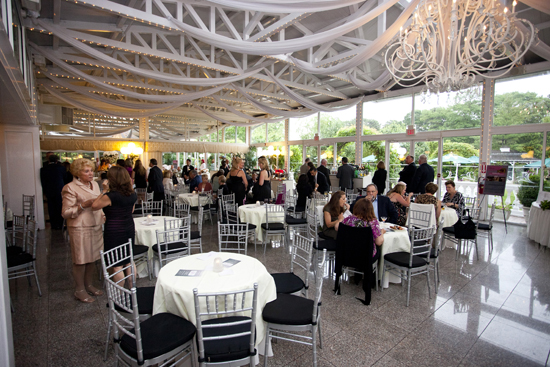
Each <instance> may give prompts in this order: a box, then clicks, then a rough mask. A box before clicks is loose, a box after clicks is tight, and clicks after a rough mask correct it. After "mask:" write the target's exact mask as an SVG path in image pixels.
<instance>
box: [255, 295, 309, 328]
mask: <svg viewBox="0 0 550 367" xmlns="http://www.w3.org/2000/svg"><path fill="white" fill-rule="evenodd" d="M312 314H313V300H312V299H307V298H304V297H299V296H294V295H292V294H284V293H279V294H277V299H276V300H275V301H272V302H269V303H268V304H267V305H265V307H264V310H263V312H262V317H263V319H264V321H265V322H269V323H272V324H282V325H308V324H311V322H312V319H311V315H312Z"/></svg>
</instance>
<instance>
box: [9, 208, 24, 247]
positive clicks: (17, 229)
mask: <svg viewBox="0 0 550 367" xmlns="http://www.w3.org/2000/svg"><path fill="white" fill-rule="evenodd" d="M26 238H27V220H26V217H25V216H24V215H14V216H13V224H12V240H11V245H12V246H17V244H18V243H19V244H20V246H21V247H23V246H25V243H26V242H27V241H26Z"/></svg>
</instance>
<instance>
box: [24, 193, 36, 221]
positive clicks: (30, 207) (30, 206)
mask: <svg viewBox="0 0 550 367" xmlns="http://www.w3.org/2000/svg"><path fill="white" fill-rule="evenodd" d="M34 204H35V199H34V195H23V216H24V217H25V218H28V219H30V220H34Z"/></svg>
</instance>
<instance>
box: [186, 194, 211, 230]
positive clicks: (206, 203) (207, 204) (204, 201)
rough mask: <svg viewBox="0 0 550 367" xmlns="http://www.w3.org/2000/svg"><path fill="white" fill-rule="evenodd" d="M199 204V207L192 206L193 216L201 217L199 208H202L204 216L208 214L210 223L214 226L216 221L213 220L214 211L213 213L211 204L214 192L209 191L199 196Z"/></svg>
mask: <svg viewBox="0 0 550 367" xmlns="http://www.w3.org/2000/svg"><path fill="white" fill-rule="evenodd" d="M197 195H198V197H197V201H198V202H197V204H198V206H192V207H191V208H190V211H191V214H195V215H197V216H198V215H199V208H202V215H206V214H208V217H209V218H210V223H211V224H212V225H214V221H213V219H212V211H211V203H212V191H208V192H205V193H200V194H197Z"/></svg>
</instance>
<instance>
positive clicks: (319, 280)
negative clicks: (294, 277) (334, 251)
mask: <svg viewBox="0 0 550 367" xmlns="http://www.w3.org/2000/svg"><path fill="white" fill-rule="evenodd" d="M326 261H327V250H326V249H324V250H323V256H322V258H321V261H320V262H319V263H318V264H315V265H317V271H316V272H315V285H316V287H315V296H314V297H313V301H314V303H313V305H314V307H313V314H312V315H311V321H312V322H313V323H317V322H318V321H319V317H320V312H319V307H321V296H322V293H323V279H324V278H323V273H324V272H323V268H324V267H325V263H326Z"/></svg>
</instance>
